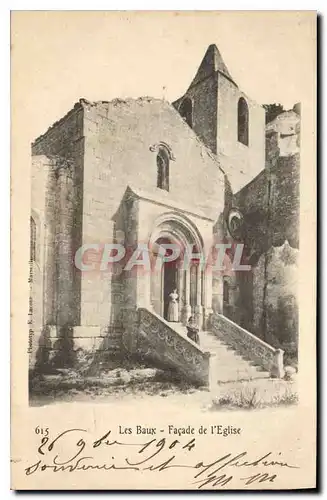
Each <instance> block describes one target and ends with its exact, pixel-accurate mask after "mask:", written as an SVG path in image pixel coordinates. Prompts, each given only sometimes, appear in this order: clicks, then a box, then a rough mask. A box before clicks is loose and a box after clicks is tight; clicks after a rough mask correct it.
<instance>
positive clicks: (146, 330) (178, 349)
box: [138, 308, 210, 385]
mask: <svg viewBox="0 0 327 500" xmlns="http://www.w3.org/2000/svg"><path fill="white" fill-rule="evenodd" d="M138 311H139V334H140V342H141V345H140V348H141V351H143V352H146V355H147V356H148V357H150V358H151V357H152V358H155V359H156V360H157V361H160V362H161V363H162V364H163V365H167V366H169V367H173V368H175V369H176V370H177V371H179V372H180V373H182V374H183V375H184V376H185V377H186V378H188V379H190V380H192V381H196V382H197V383H201V384H205V385H208V383H209V359H210V353H209V352H206V351H204V350H203V349H202V348H201V347H200V346H199V345H198V344H196V343H195V342H193V341H192V340H191V339H189V338H188V337H187V335H185V336H184V335H182V334H181V333H180V332H178V331H177V330H175V329H174V328H173V326H172V325H171V324H170V323H168V322H167V321H166V320H164V319H163V318H162V317H161V316H159V315H158V314H156V313H155V312H154V311H150V310H148V309H145V308H139V309H138Z"/></svg>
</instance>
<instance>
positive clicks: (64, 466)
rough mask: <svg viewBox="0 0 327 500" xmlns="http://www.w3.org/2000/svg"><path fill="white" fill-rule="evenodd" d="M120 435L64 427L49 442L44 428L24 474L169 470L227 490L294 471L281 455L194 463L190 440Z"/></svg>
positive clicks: (247, 455)
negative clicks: (187, 473) (185, 472)
mask: <svg viewBox="0 0 327 500" xmlns="http://www.w3.org/2000/svg"><path fill="white" fill-rule="evenodd" d="M125 430H128V428H125ZM45 434H46V435H45ZM123 434H124V439H125V441H124V442H122V441H117V440H116V439H112V437H111V435H112V431H111V430H108V431H107V432H106V433H104V434H103V435H102V436H101V437H99V438H98V439H96V440H93V439H92V436H91V435H90V434H89V433H88V431H87V430H86V429H67V430H65V431H63V432H61V433H60V434H58V435H56V436H55V437H54V438H51V432H50V431H49V430H48V429H47V433H43V435H42V433H41V434H40V437H41V436H42V437H41V439H40V442H39V443H38V446H37V450H36V454H37V458H36V460H35V462H33V463H31V464H30V465H28V467H26V468H25V474H26V476H31V475H34V474H42V473H43V472H45V471H51V472H53V473H59V472H70V473H72V472H76V473H81V472H86V471H90V470H93V471H94V470H97V471H102V472H104V471H108V472H114V471H118V470H126V471H133V473H135V472H139V471H141V472H145V471H147V472H155V471H156V472H160V473H162V472H164V471H167V470H169V469H189V471H190V483H191V484H192V485H194V488H197V489H202V488H204V487H206V486H207V487H209V486H210V487H212V488H223V487H226V489H232V488H234V487H237V482H238V483H241V484H242V485H243V486H244V487H251V486H253V485H255V484H262V483H274V482H275V481H277V480H278V474H279V473H280V471H281V469H288V470H289V471H291V470H292V469H298V468H299V467H298V466H297V465H295V464H290V463H288V462H286V461H285V460H283V458H282V456H281V453H280V452H278V453H273V452H272V451H267V452H266V453H264V454H259V455H258V456H255V453H253V452H251V453H249V452H248V451H246V450H244V451H241V452H240V453H237V454H233V453H229V452H227V453H221V454H219V453H217V457H216V458H215V459H214V460H206V459H205V458H203V459H200V460H199V457H198V453H194V452H195V451H196V450H197V442H196V439H195V437H192V436H190V437H185V438H184V437H183V439H173V438H169V439H167V438H161V439H158V438H153V437H151V438H150V439H149V440H145V441H144V442H141V443H140V442H135V441H133V440H131V441H129V436H128V434H129V432H128V431H127V432H124V433H123ZM150 434H151V433H150ZM198 439H200V438H198ZM238 487H240V485H239V484H238Z"/></svg>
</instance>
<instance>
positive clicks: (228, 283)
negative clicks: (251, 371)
mask: <svg viewBox="0 0 327 500" xmlns="http://www.w3.org/2000/svg"><path fill="white" fill-rule="evenodd" d="M299 145H300V108H299V105H296V106H294V108H293V110H289V111H287V112H284V113H281V114H280V115H278V116H277V117H276V118H275V119H274V120H273V121H271V122H270V123H268V124H266V111H265V108H264V107H263V106H262V105H260V104H258V103H257V102H255V101H254V100H253V99H251V98H250V97H249V96H247V95H246V94H245V93H244V92H242V90H241V89H240V88H239V86H238V84H237V82H235V81H234V79H233V77H232V75H231V73H230V72H229V70H228V68H227V66H226V65H225V63H224V60H223V58H222V55H221V54H220V52H219V50H218V48H217V47H216V45H210V46H209V48H208V49H207V51H206V53H205V55H204V58H203V60H202V62H201V64H200V66H199V68H198V70H197V72H196V74H195V77H194V79H193V81H192V82H191V84H190V86H189V87H188V89H186V91H185V94H184V95H183V96H182V97H180V98H179V99H177V100H176V101H175V102H173V103H169V102H167V101H166V100H162V99H156V98H152V97H140V98H137V99H118V98H117V99H114V100H112V101H98V102H90V101H88V100H86V99H80V100H79V102H77V103H76V104H75V106H74V107H73V109H71V110H70V111H69V112H68V113H67V114H66V115H65V116H64V117H63V118H62V119H60V120H59V121H58V122H56V123H54V124H53V125H52V126H51V127H50V128H49V129H48V131H47V132H46V133H45V134H44V135H42V136H40V137H38V138H37V139H36V140H35V141H34V143H33V144H32V170H31V218H30V222H31V233H30V234H31V236H30V238H31V241H30V266H31V280H30V281H31V283H30V304H29V306H30V307H29V314H30V319H29V326H30V335H29V352H30V369H31V370H36V371H39V372H42V371H44V370H47V369H49V367H54V366H69V365H70V364H73V363H75V362H76V359H77V358H78V356H77V354H78V353H79V354H80V353H88V354H91V355H92V354H94V355H95V353H98V352H102V351H103V352H106V353H108V354H109V355H112V356H116V357H117V356H118V357H119V356H120V357H121V359H122V363H123V360H124V356H126V355H127V354H128V355H129V356H134V357H135V358H136V359H137V358H142V359H143V360H146V361H147V360H148V361H149V363H152V364H155V365H157V366H160V367H163V368H169V369H175V370H176V371H178V372H179V373H181V374H182V375H183V376H185V377H186V378H188V379H190V380H192V381H194V382H196V383H200V384H208V383H209V378H210V357H211V354H212V353H211V352H210V348H208V349H207V348H206V347H205V346H204V345H203V343H202V342H201V336H202V333H203V335H208V332H209V334H211V335H213V336H215V337H216V338H218V339H220V340H221V341H222V342H223V343H224V345H227V346H228V348H230V349H232V350H233V351H235V352H236V353H238V354H239V355H240V356H243V357H244V359H247V360H248V361H249V362H251V363H257V364H259V365H261V367H262V369H263V370H266V372H267V373H268V374H269V375H270V376H275V377H282V376H283V374H284V364H285V362H286V361H285V360H289V363H294V362H296V361H294V360H296V355H297V331H298V325H297V317H298V312H297V299H296V297H297V294H296V286H297V284H296V283H297V258H298V248H299V238H298V233H299V228H298V225H299V220H298V219H299V164H300V148H299ZM112 244H116V245H121V246H122V247H123V248H124V249H125V251H124V253H126V255H130V254H131V253H133V251H134V250H135V249H136V248H139V247H140V246H141V247H142V246H143V247H144V248H146V249H147V251H148V252H149V258H150V261H151V269H150V270H145V269H144V268H142V266H139V265H135V266H132V268H130V267H131V266H127V265H126V260H125V262H124V263H123V262H121V261H116V262H114V263H113V265H112V266H108V268H107V269H103V268H102V266H100V265H99V258H100V255H101V249H104V248H105V247H106V245H112ZM221 244H223V245H224V246H225V247H226V253H225V256H224V261H223V262H224V266H223V269H219V270H216V269H215V267H214V266H213V265H210V262H209V263H208V262H206V265H202V257H201V256H202V255H206V256H208V255H211V254H212V251H213V249H215V248H217V245H218V246H219V245H221ZM162 245H166V246H167V245H168V247H169V246H170V245H173V246H175V247H177V248H179V249H181V252H180V254H179V255H178V258H176V259H174V260H171V259H162V265H160V266H158V265H153V263H156V262H157V261H158V259H160V258H162V255H161V252H160V248H161V247H162ZM168 247H167V248H168ZM81 248H82V249H84V250H85V251H84V254H83V266H84V267H83V266H82V267H81V266H78V265H76V255H77V254H78V252H80V249H81ZM117 248H118V246H117ZM99 249H100V250H99ZM185 249H191V252H192V254H193V256H194V258H193V259H192V261H191V262H190V265H189V266H183V265H182V257H181V255H183V253H184V252H185ZM240 250H242V255H241V256H240ZM236 252H238V255H235V254H236ZM236 257H237V258H238V260H240V262H241V268H242V265H243V266H245V267H246V269H247V270H246V271H244V270H242V269H240V270H239V269H238V268H235V266H234V265H233V262H235V258H236ZM209 260H210V259H209ZM84 268H87V270H83V269H84ZM172 292H174V293H175V296H176V307H175V313H174V321H171V320H170V319H171V318H170V316H169V307H170V306H169V301H170V300H171V294H172ZM190 317H193V318H194V321H195V322H196V324H197V328H198V331H199V337H200V344H198V343H196V342H194V341H193V340H191V339H190V338H188V336H187V335H186V326H187V323H188V321H189V318H190Z"/></svg>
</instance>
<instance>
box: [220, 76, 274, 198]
mask: <svg viewBox="0 0 327 500" xmlns="http://www.w3.org/2000/svg"><path fill="white" fill-rule="evenodd" d="M240 97H243V98H244V99H245V100H246V103H247V105H248V110H249V122H248V123H249V144H248V146H246V145H244V144H242V143H240V142H239V141H238V137H237V125H238V119H237V108H238V101H239V99H240ZM217 156H218V159H219V161H220V164H221V166H222V168H223V170H224V171H225V172H226V174H227V175H228V178H229V181H230V183H231V186H232V190H233V193H236V192H237V191H239V190H240V189H241V188H242V187H243V186H245V185H246V184H247V183H248V182H250V181H251V180H252V179H253V178H254V177H255V176H256V175H257V174H258V173H259V172H260V171H261V170H262V169H263V167H264V163H265V111H264V109H263V107H262V106H260V105H259V104H257V103H256V102H255V101H253V100H251V99H250V98H249V97H247V96H246V95H245V94H244V93H243V92H241V91H240V89H239V88H238V87H237V86H236V85H235V84H234V83H232V82H231V81H230V80H228V79H227V78H226V77H225V76H224V75H221V74H219V76H218V126H217Z"/></svg>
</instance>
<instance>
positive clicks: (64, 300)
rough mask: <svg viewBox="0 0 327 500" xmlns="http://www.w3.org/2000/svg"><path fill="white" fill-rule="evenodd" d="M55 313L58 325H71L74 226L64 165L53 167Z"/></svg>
mask: <svg viewBox="0 0 327 500" xmlns="http://www.w3.org/2000/svg"><path fill="white" fill-rule="evenodd" d="M57 178H58V180H57V186H58V192H57V194H58V199H57V208H58V212H57V221H56V223H57V225H56V267H57V276H56V279H57V294H56V306H57V307H56V309H57V321H56V323H57V324H58V325H72V324H73V323H74V307H73V296H74V294H73V265H74V256H73V253H72V228H73V224H74V219H73V215H74V191H73V180H72V172H71V170H70V167H69V166H68V165H66V164H64V165H60V166H59V167H57Z"/></svg>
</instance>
